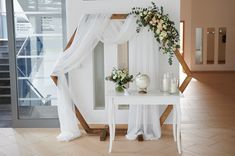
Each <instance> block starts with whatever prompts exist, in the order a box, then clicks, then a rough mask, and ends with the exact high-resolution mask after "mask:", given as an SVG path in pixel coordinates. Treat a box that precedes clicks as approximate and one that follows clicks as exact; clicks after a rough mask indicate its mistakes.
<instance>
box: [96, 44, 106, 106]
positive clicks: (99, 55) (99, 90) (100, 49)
mask: <svg viewBox="0 0 235 156" xmlns="http://www.w3.org/2000/svg"><path fill="white" fill-rule="evenodd" d="M93 61H94V62H93V67H94V90H95V92H94V96H95V97H94V99H95V103H94V108H95V109H104V107H105V97H104V96H105V94H104V81H105V77H104V43H102V42H99V43H98V44H97V45H96V47H95V49H94V54H93Z"/></svg>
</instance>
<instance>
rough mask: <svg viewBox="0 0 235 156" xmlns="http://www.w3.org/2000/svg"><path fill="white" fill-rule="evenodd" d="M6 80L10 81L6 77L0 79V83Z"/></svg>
mask: <svg viewBox="0 0 235 156" xmlns="http://www.w3.org/2000/svg"><path fill="white" fill-rule="evenodd" d="M6 80H10V78H9V77H6V78H1V77H0V81H6Z"/></svg>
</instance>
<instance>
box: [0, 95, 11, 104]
mask: <svg viewBox="0 0 235 156" xmlns="http://www.w3.org/2000/svg"><path fill="white" fill-rule="evenodd" d="M6 104H11V97H10V96H9V97H1V96H0V105H6Z"/></svg>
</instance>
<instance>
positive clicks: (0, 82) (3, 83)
mask: <svg viewBox="0 0 235 156" xmlns="http://www.w3.org/2000/svg"><path fill="white" fill-rule="evenodd" d="M10 85H11V83H10V80H0V88H1V87H2V88H4V87H9V86H10Z"/></svg>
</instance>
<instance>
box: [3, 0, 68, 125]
mask: <svg viewBox="0 0 235 156" xmlns="http://www.w3.org/2000/svg"><path fill="white" fill-rule="evenodd" d="M6 6H7V11H8V12H7V13H8V14H9V15H8V16H7V20H8V37H9V52H10V65H11V67H10V71H11V75H10V76H11V89H12V93H11V99H12V103H13V107H12V108H13V109H12V111H13V126H14V127H58V125H59V124H58V114H57V106H56V103H57V95H56V86H55V85H54V84H53V82H52V81H51V79H50V73H51V71H52V68H53V65H54V63H55V61H56V59H57V56H58V54H59V53H60V52H62V51H63V48H64V46H63V45H65V38H66V36H65V34H66V32H65V30H66V27H65V24H66V21H65V1H64V0H44V1H38V0H10V1H7V2H6Z"/></svg>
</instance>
